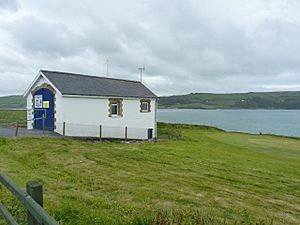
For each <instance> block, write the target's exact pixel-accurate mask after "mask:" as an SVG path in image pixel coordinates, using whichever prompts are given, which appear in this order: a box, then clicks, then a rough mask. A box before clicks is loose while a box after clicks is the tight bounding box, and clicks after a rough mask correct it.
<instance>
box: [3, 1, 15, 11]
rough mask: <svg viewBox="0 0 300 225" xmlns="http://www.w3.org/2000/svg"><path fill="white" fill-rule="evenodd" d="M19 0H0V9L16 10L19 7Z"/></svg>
mask: <svg viewBox="0 0 300 225" xmlns="http://www.w3.org/2000/svg"><path fill="white" fill-rule="evenodd" d="M19 6H20V5H19V2H18V1H17V0H0V10H1V9H6V10H12V11H15V10H18V9H19Z"/></svg>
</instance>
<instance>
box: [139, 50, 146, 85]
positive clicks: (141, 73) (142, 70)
mask: <svg viewBox="0 0 300 225" xmlns="http://www.w3.org/2000/svg"><path fill="white" fill-rule="evenodd" d="M138 70H139V71H140V82H141V83H143V72H144V71H145V56H144V61H143V67H139V68H138Z"/></svg>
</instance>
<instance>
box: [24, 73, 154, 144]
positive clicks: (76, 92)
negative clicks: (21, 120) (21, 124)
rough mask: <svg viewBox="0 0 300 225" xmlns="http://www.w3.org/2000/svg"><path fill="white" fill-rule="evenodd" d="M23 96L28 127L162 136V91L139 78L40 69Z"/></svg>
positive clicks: (79, 134) (61, 131)
mask: <svg viewBox="0 0 300 225" xmlns="http://www.w3.org/2000/svg"><path fill="white" fill-rule="evenodd" d="M24 97H25V98H26V101H27V120H28V123H27V127H28V129H48V130H54V131H55V132H57V133H59V134H61V135H65V136H75V137H100V138H128V139H152V138H155V137H156V136H157V129H156V109H157V96H156V95H155V94H154V93H153V92H151V91H150V90H149V89H148V88H147V87H145V86H144V85H143V84H142V83H141V82H138V81H131V80H121V79H113V78H106V77H97V76H89V75H82V74H74V73H65V72H57V71H46V70H41V71H40V72H39V73H38V75H37V76H36V78H35V79H34V81H33V82H32V84H31V85H30V86H29V87H28V89H27V90H26V92H25V93H24Z"/></svg>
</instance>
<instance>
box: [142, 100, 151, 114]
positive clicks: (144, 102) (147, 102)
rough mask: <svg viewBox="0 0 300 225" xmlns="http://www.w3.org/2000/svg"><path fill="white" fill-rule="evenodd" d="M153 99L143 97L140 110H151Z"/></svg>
mask: <svg viewBox="0 0 300 225" xmlns="http://www.w3.org/2000/svg"><path fill="white" fill-rule="evenodd" d="M150 103H151V101H150V100H149V99H142V100H141V104H140V112H151V109H150V107H151V105H150Z"/></svg>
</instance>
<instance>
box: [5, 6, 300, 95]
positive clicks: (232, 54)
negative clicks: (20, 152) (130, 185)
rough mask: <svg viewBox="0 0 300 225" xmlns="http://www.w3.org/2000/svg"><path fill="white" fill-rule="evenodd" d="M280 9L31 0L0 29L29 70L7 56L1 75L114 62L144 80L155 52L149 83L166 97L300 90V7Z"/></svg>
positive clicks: (114, 67) (115, 69)
mask: <svg viewBox="0 0 300 225" xmlns="http://www.w3.org/2000/svg"><path fill="white" fill-rule="evenodd" d="M279 3H280V2H278V1H277V0H268V1H266V2H264V3H262V2H261V1H260V0H253V1H251V3H250V2H249V3H247V7H246V6H245V5H244V4H242V3H241V1H238V0H231V1H226V2H224V1H217V0H211V1H197V0H188V1H184V2H183V1H180V0H172V1H171V0H166V1H164V2H163V4H162V2H161V1H158V0H152V1H146V0H144V1H138V2H133V1H117V0H114V1H112V2H106V1H93V0H87V1H85V2H84V3H82V2H80V1H78V2H77V1H76V2H74V1H71V0H65V1H63V2H61V1H58V0H53V1H51V2H50V1H49V2H48V1H47V2H44V3H41V2H36V1H33V0H24V1H23V2H22V7H23V8H22V10H23V11H24V12H26V13H25V14H26V16H25V17H24V15H23V14H20V15H19V17H18V18H17V19H16V20H13V22H9V23H6V24H4V25H3V24H2V26H1V27H0V32H5V33H6V34H7V35H10V36H11V37H12V38H11V40H9V43H6V42H5V41H3V42H2V45H5V46H6V48H10V49H11V52H16V54H17V55H19V56H20V57H19V59H20V60H19V61H20V63H19V64H18V65H19V66H18V68H17V69H14V70H13V69H12V68H13V63H14V60H13V59H11V57H6V60H3V61H2V63H1V64H0V71H2V74H3V73H4V72H5V71H10V72H9V73H11V74H21V72H20V71H21V70H22V69H21V68H23V70H24V71H27V72H26V73H29V72H30V73H31V72H32V71H33V70H37V69H39V67H43V68H45V67H47V68H48V69H61V70H71V71H73V72H83V73H84V72H85V73H93V74H100V75H101V74H103V73H105V59H106V58H109V60H110V74H111V75H114V76H118V77H122V78H130V79H137V78H138V71H137V67H139V66H140V65H141V63H142V60H143V57H144V56H145V57H146V71H145V76H146V77H145V80H146V82H147V84H148V85H149V86H150V87H151V88H153V89H154V90H155V91H157V93H158V94H176V93H187V92H197V91H199V92H201V91H206V92H222V91H229V92H235V91H243V90H244V91H255V90H259V91H262V90H268V91H270V87H274V88H275V87H280V85H281V86H282V87H285V88H286V87H289V86H290V87H291V88H294V87H296V86H295V84H297V83H298V84H300V78H299V77H298V76H297V74H299V72H300V57H299V52H300V19H297V18H298V14H299V13H300V4H299V3H297V1H295V0H289V1H286V4H279ZM0 7H1V0H0ZM62 9H63V10H62ZM0 25H1V23H0ZM0 47H1V37H0ZM27 57H31V58H32V59H31V60H30V61H28V60H25V59H26V58H27ZM19 67H20V68H19ZM2 74H1V72H0V78H1V76H2ZM287 74H288V75H287ZM29 78H31V75H30V76H29V74H28V80H29ZM285 78H288V79H289V80H287V79H285ZM293 85H294V86H293ZM12 90H13V87H12ZM276 90H277V89H276ZM0 94H1V90H0Z"/></svg>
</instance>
